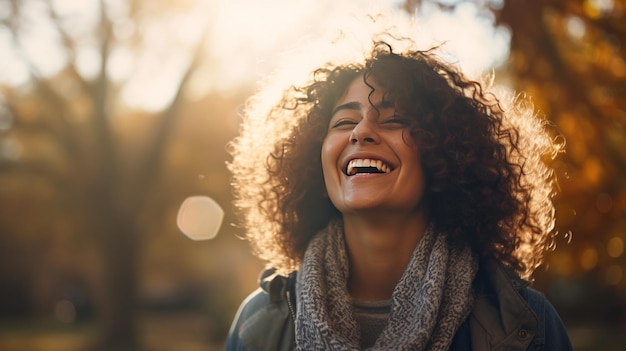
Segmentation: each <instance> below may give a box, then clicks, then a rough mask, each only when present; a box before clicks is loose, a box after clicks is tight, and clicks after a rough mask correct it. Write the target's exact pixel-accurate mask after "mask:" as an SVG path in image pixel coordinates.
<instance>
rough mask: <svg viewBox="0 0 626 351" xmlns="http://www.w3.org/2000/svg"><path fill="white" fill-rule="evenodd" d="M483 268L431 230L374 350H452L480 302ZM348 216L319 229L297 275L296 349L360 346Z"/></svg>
mask: <svg viewBox="0 0 626 351" xmlns="http://www.w3.org/2000/svg"><path fill="white" fill-rule="evenodd" d="M477 269H478V263H477V259H476V257H475V256H474V255H472V253H471V251H470V250H469V249H468V248H466V249H463V250H460V249H456V248H453V247H450V246H449V245H448V244H447V240H446V235H445V234H435V233H433V232H432V230H430V229H429V230H427V231H426V233H425V234H424V237H423V238H422V240H421V241H420V243H419V244H418V245H417V247H416V248H415V251H414V252H413V255H412V257H411V260H410V262H409V264H408V266H407V268H406V270H405V272H404V274H403V275H402V277H401V278H400V281H399V282H398V285H397V286H396V287H395V289H394V291H393V294H392V298H391V299H392V306H391V313H390V315H389V320H388V322H387V326H386V327H385V329H384V330H383V332H382V333H381V335H380V336H379V338H378V340H377V341H376V343H375V344H374V346H373V347H372V348H370V350H447V349H448V348H449V347H450V344H451V342H452V339H453V337H454V335H455V333H456V331H457V329H458V328H459V326H460V325H461V324H462V323H463V321H464V320H465V319H466V318H467V316H468V315H469V313H470V311H471V307H472V304H473V301H474V298H473V292H472V281H473V279H474V276H475V275H476V271H477ZM348 274H349V267H348V257H347V253H346V247H345V239H344V235H343V222H341V221H335V222H333V223H331V224H329V226H328V227H327V228H325V229H323V230H322V231H320V232H319V233H318V234H317V235H316V236H315V237H314V238H313V240H312V241H311V243H310V244H309V247H308V248H307V251H306V253H305V255H304V260H303V262H302V266H301V267H300V272H299V273H298V278H297V289H296V290H297V297H298V299H297V301H298V303H297V307H298V313H297V317H296V348H297V350H359V338H360V335H359V329H358V326H357V324H356V321H355V318H354V314H353V310H352V303H351V300H350V296H349V294H348V291H347V281H348Z"/></svg>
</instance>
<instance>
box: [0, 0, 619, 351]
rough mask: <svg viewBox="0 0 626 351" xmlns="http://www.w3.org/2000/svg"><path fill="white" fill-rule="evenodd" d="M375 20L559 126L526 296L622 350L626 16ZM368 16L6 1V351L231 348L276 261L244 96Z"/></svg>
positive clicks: (510, 14) (185, 2) (562, 7)
mask: <svg viewBox="0 0 626 351" xmlns="http://www.w3.org/2000/svg"><path fill="white" fill-rule="evenodd" d="M377 4H378V6H379V7H380V6H382V7H387V8H388V9H389V10H390V11H395V12H396V13H398V14H399V15H398V16H403V17H400V18H404V20H405V21H417V22H419V23H421V25H422V27H423V31H422V32H421V33H419V36H420V38H425V37H428V40H431V41H432V42H433V43H441V42H444V41H447V44H446V46H445V48H446V51H447V52H448V53H449V54H450V57H451V58H452V59H453V62H455V63H457V64H458V65H460V66H462V67H463V69H464V70H466V71H468V72H478V71H482V70H492V69H493V70H494V71H495V73H496V82H497V83H499V84H502V85H506V86H509V87H511V88H513V89H515V90H516V91H519V92H524V93H526V94H527V95H529V96H530V97H531V98H532V100H533V101H534V102H535V104H536V106H537V108H538V109H539V110H541V111H542V114H543V115H544V116H545V118H546V119H548V120H550V121H552V122H553V123H554V124H555V125H556V126H557V127H558V129H559V130H560V132H561V133H562V135H563V136H564V137H565V139H566V140H567V144H566V145H567V146H566V149H567V152H566V153H565V154H562V155H560V156H559V157H558V159H557V160H556V161H555V163H554V167H555V169H556V172H557V176H558V178H559V184H560V187H561V189H560V190H561V192H560V195H559V196H558V197H557V198H556V199H555V200H556V203H557V218H558V220H557V229H558V231H559V236H558V238H557V242H556V244H557V245H556V247H557V249H556V250H555V251H552V252H550V253H549V254H548V256H547V259H546V263H545V264H544V265H543V266H542V267H540V268H539V269H538V270H537V272H536V274H535V279H536V280H535V283H534V287H535V288H536V289H538V290H540V291H542V292H543V293H545V294H546V295H547V296H548V298H549V299H550V300H551V301H552V302H553V304H554V305H555V306H556V308H557V310H558V311H559V312H560V314H561V316H562V318H563V320H564V322H565V324H566V326H567V328H568V330H569V332H570V336H571V338H572V341H573V343H574V346H575V349H577V350H623V349H624V347H625V346H626V277H625V274H626V272H624V269H625V268H626V266H625V262H626V255H624V241H625V240H626V147H625V144H626V1H624V0H572V1H566V0H542V1H524V0H472V1H470V0H468V1H455V0H440V1H435V0H422V1H410V0H408V1H391V0H390V1H378V2H377ZM367 5H368V2H365V1H342V2H336V1H330V0H319V1H312V0H308V1H287V0H266V1H260V0H256V1H253V0H245V1H244V0H238V1H227V0H222V1H219V0H217V1H211V0H205V1H203V0H28V1H26V0H23V1H19V0H1V1H0V350H3V351H12V350H20V351H21V350H24V351H37V350H42V351H44V350H64V351H73V350H96V351H98V350H146V351H148V350H149V351H161V350H163V351H165V350H178V351H186V350H190V351H191V350H219V349H221V348H222V347H223V342H224V338H225V337H226V334H227V332H228V328H229V326H230V322H231V320H232V318H233V316H234V313H235V311H236V309H237V307H238V305H239V303H240V302H241V301H242V299H243V298H244V297H245V296H246V295H247V294H248V293H250V292H251V291H252V290H253V289H254V288H255V287H256V279H257V276H258V273H259V272H260V270H261V269H262V267H263V263H262V262H260V261H259V260H257V259H256V258H254V257H253V256H252V255H251V254H250V251H249V248H248V246H247V243H246V242H245V241H244V240H241V236H242V235H243V230H242V228H240V227H238V226H237V225H236V223H238V221H237V218H236V216H235V215H234V214H233V208H232V204H231V202H232V196H231V189H230V185H229V182H230V180H229V174H228V171H227V169H226V162H227V161H228V160H229V155H228V152H227V143H228V141H229V140H231V139H232V138H234V137H235V136H236V134H237V131H238V126H239V123H240V113H241V111H242V108H243V106H244V103H245V101H246V98H247V97H249V96H250V95H251V94H253V93H254V92H255V89H256V85H255V84H256V83H255V82H257V81H258V80H259V79H262V78H263V77H265V76H266V75H267V74H268V73H270V72H272V71H273V70H274V69H275V68H276V64H277V62H278V61H279V57H280V51H281V50H282V49H289V48H290V45H291V44H292V43H296V42H299V41H306V40H311V39H312V38H313V39H314V37H315V36H316V35H317V33H320V31H321V30H323V29H324V28H327V27H328V26H329V23H330V22H329V18H331V17H334V18H341V16H349V14H350V13H352V12H353V11H354V10H359V9H361V8H365V7H366V6H367ZM416 35H417V34H416ZM424 48H426V47H424ZM193 195H205V196H210V197H212V198H213V199H215V200H216V201H217V202H218V203H219V204H220V205H221V206H222V207H223V208H224V210H225V218H224V224H223V225H222V228H221V230H220V232H219V235H218V236H217V237H216V238H215V239H213V240H210V241H192V240H190V239H189V238H187V237H186V236H184V235H183V234H181V232H180V231H179V229H178V228H177V227H176V214H177V211H178V208H179V206H180V204H181V203H182V201H183V200H184V199H185V198H187V197H188V196H193Z"/></svg>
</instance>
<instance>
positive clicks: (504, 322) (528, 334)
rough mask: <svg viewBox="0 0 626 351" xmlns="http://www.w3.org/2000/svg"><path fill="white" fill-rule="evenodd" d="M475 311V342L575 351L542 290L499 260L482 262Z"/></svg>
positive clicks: (473, 331)
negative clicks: (530, 285) (533, 287)
mask: <svg viewBox="0 0 626 351" xmlns="http://www.w3.org/2000/svg"><path fill="white" fill-rule="evenodd" d="M477 283H478V285H477V296H476V301H475V306H474V309H473V311H472V319H471V321H473V323H470V327H472V328H471V329H472V339H473V340H472V341H473V343H474V342H478V340H477V339H478V338H480V339H482V340H483V341H482V343H486V344H492V345H493V343H494V342H496V344H497V343H499V342H502V343H506V345H508V346H510V347H511V349H527V348H528V347H529V346H530V345H534V347H536V349H546V350H571V349H572V347H571V344H570V341H569V337H568V335H567V332H566V330H565V327H564V325H563V322H562V321H561V319H560V317H559V315H558V313H557V312H556V310H555V309H554V307H553V306H552V304H551V303H550V302H549V301H548V299H547V298H546V297H545V296H544V295H543V294H542V293H541V292H539V291H537V290H534V289H532V288H530V287H529V283H528V282H527V281H525V280H523V279H521V278H519V276H517V274H515V272H513V271H512V270H510V269H508V268H506V267H504V266H502V265H501V264H499V263H498V262H496V261H484V260H483V261H481V267H480V269H479V274H478V276H477Z"/></svg>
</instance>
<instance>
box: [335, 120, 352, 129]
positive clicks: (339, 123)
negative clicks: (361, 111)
mask: <svg viewBox="0 0 626 351" xmlns="http://www.w3.org/2000/svg"><path fill="white" fill-rule="evenodd" d="M355 124H357V123H356V122H355V121H353V120H350V119H340V120H338V121H337V122H335V123H333V125H332V128H339V127H343V126H351V125H355Z"/></svg>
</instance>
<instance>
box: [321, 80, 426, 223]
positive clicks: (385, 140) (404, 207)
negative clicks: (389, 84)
mask: <svg viewBox="0 0 626 351" xmlns="http://www.w3.org/2000/svg"><path fill="white" fill-rule="evenodd" d="M368 83H370V84H371V85H373V86H374V88H375V91H374V93H373V94H372V96H371V98H370V99H371V103H370V100H368V96H369V94H370V92H371V88H370V87H368V86H367V85H366V84H365V83H364V82H363V77H362V76H359V77H357V78H356V79H355V80H354V81H353V82H352V83H351V84H350V85H349V86H348V88H347V90H346V91H345V93H344V94H343V96H342V97H341V98H340V99H339V100H338V101H337V103H336V104H335V106H334V109H333V112H332V115H331V118H330V122H329V124H328V130H327V132H326V137H325V139H324V142H323V144H322V155H321V157H322V169H323V172H324V182H325V184H326V190H327V192H328V195H329V197H330V200H331V201H332V203H333V204H334V205H335V207H337V209H338V210H339V211H340V212H342V213H344V214H346V213H350V212H358V211H367V210H377V211H380V210H383V211H384V210H389V211H392V212H396V213H397V212H415V211H421V207H420V202H421V199H422V195H423V193H424V176H423V173H422V167H421V165H420V157H419V152H418V149H417V145H416V143H415V142H414V140H413V139H412V137H411V135H410V127H411V123H412V121H411V120H410V119H407V118H405V117H402V116H398V115H396V114H395V112H396V110H395V108H394V106H393V105H392V103H391V102H389V101H384V100H383V93H382V92H381V91H380V89H379V88H378V86H377V85H376V84H375V82H368ZM372 105H373V106H372Z"/></svg>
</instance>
